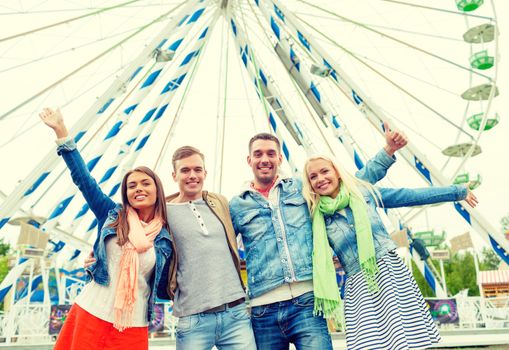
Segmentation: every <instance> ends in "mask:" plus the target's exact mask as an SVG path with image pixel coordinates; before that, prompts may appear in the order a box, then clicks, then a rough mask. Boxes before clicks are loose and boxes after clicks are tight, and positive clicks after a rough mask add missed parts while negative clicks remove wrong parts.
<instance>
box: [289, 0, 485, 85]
mask: <svg viewBox="0 0 509 350" xmlns="http://www.w3.org/2000/svg"><path fill="white" fill-rule="evenodd" d="M298 1H299V2H301V3H304V4H306V5H308V6H311V7H313V8H315V9H318V10H321V11H324V12H326V13H328V14H330V15H332V16H334V17H337V18H340V19H342V20H344V21H347V22H350V23H352V24H355V25H357V26H359V27H361V28H364V29H366V30H368V31H371V32H373V33H376V34H378V35H380V36H382V37H384V38H387V39H390V40H393V41H395V42H397V43H399V44H401V45H404V46H406V47H409V48H411V49H413V50H416V51H419V52H422V53H423V54H425V55H428V56H431V57H433V58H436V59H437V60H440V61H443V62H446V63H448V64H450V65H452V66H455V67H457V68H460V69H463V70H466V71H468V72H470V73H472V74H474V75H478V76H480V77H483V78H485V79H487V80H489V81H491V77H489V76H487V75H485V74H482V73H480V72H478V71H475V70H473V69H472V68H469V67H465V66H464V65H461V64H459V63H456V62H453V61H451V60H448V59H446V58H444V57H442V56H439V55H437V54H435V53H433V52H430V51H427V50H424V49H421V48H420V47H418V46H416V45H413V44H410V43H409V42H406V41H404V40H401V39H398V38H396V37H394V36H392V35H389V34H387V33H383V32H381V31H379V30H376V29H373V28H371V27H369V26H367V25H366V24H363V23H361V22H358V21H355V20H353V19H349V18H346V17H344V16H341V15H339V14H337V13H334V12H332V11H330V10H327V9H324V8H322V7H320V6H318V5H315V4H312V3H309V2H308V1H306V0H298Z"/></svg>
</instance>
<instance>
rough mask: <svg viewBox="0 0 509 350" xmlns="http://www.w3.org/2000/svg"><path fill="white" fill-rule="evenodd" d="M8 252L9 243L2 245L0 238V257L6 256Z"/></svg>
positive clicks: (9, 248)
mask: <svg viewBox="0 0 509 350" xmlns="http://www.w3.org/2000/svg"><path fill="white" fill-rule="evenodd" d="M10 250H11V245H10V244H9V243H4V239H3V238H0V256H6V255H7V253H9V251H10Z"/></svg>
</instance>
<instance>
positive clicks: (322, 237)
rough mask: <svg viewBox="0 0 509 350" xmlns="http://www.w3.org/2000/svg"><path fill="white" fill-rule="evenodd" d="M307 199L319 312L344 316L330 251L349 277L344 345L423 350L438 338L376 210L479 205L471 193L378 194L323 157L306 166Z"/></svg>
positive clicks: (439, 189) (422, 190)
mask: <svg viewBox="0 0 509 350" xmlns="http://www.w3.org/2000/svg"><path fill="white" fill-rule="evenodd" d="M303 195H304V197H305V198H306V200H307V202H308V206H309V209H310V213H311V215H312V220H313V223H312V227H313V282H314V292H315V311H318V312H320V313H323V314H324V315H325V316H332V315H334V313H336V312H338V311H341V310H342V308H341V299H340V296H339V291H338V288H337V285H336V283H335V281H336V279H335V270H334V266H333V262H332V257H331V254H332V253H331V251H330V248H329V247H332V249H333V250H334V252H335V253H336V255H337V256H338V258H339V260H340V262H341V264H342V266H343V268H344V270H345V273H346V275H347V279H346V285H345V295H344V316H345V323H346V341H347V348H348V349H349V350H354V349H362V350H367V349H391V350H392V349H422V348H426V347H429V346H431V345H432V344H434V343H437V342H438V341H439V340H440V335H439V333H438V330H437V328H436V326H435V325H434V323H433V320H432V318H431V315H430V314H429V311H428V310H427V307H426V305H425V302H424V299H423V297H422V294H421V293H420V291H419V288H418V287H417V284H416V283H415V280H414V279H413V277H412V275H411V273H410V272H409V270H408V269H407V268H406V266H405V265H404V264H403V262H402V261H401V259H400V258H399V257H398V256H397V254H396V252H395V249H396V246H395V244H394V243H393V241H392V240H391V238H390V237H389V235H388V233H387V231H386V230H385V227H384V225H383V223H382V221H381V218H380V216H379V214H378V213H377V210H376V207H384V208H396V207H406V206H415V205H425V204H432V203H440V202H448V201H459V200H465V201H466V202H467V203H468V204H469V205H470V206H471V207H475V205H476V204H477V198H476V197H475V195H474V194H473V193H472V192H471V191H470V190H469V189H468V187H467V186H456V185H453V186H447V187H428V188H420V189H406V188H399V189H395V188H375V187H373V186H372V185H370V184H368V183H366V182H364V181H362V180H359V179H357V178H355V177H354V176H352V175H351V174H349V173H348V172H347V171H345V170H344V169H342V168H341V167H340V166H339V165H338V163H337V162H334V161H333V160H332V159H331V158H328V157H325V156H318V157H313V158H310V159H308V160H307V162H306V164H305V167H304V183H303Z"/></svg>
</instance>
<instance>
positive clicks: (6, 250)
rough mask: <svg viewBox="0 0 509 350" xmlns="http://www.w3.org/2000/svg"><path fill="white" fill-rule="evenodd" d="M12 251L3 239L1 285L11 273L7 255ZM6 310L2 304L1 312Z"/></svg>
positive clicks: (0, 260) (0, 267)
mask: <svg viewBox="0 0 509 350" xmlns="http://www.w3.org/2000/svg"><path fill="white" fill-rule="evenodd" d="M10 250H11V246H10V244H9V243H5V242H4V240H3V238H2V239H0V283H2V281H3V280H4V278H5V276H7V274H8V273H9V257H8V256H7V254H8V253H9V251H10ZM3 309H4V303H3V302H2V303H0V310H3Z"/></svg>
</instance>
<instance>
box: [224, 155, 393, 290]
mask: <svg viewBox="0 0 509 350" xmlns="http://www.w3.org/2000/svg"><path fill="white" fill-rule="evenodd" d="M393 163H394V159H393V158H391V157H389V156H388V155H387V153H386V152H385V151H384V150H382V151H380V152H379V153H378V154H377V155H376V156H375V158H373V159H372V160H370V161H369V162H367V164H366V166H365V167H364V168H363V169H362V170H360V171H359V172H357V174H356V176H357V177H359V178H361V179H363V180H366V181H369V182H371V183H374V182H377V181H378V180H380V179H381V178H383V177H384V176H385V174H386V172H387V169H388V168H389V167H390V166H391V165H392V164H393ZM277 186H279V200H278V204H277V205H275V206H274V205H272V204H271V203H270V202H268V201H267V200H266V199H265V198H264V197H263V196H262V195H261V194H260V193H256V192H252V191H244V192H242V193H241V194H240V195H238V196H235V197H234V198H232V200H231V201H230V213H231V216H232V222H233V227H234V229H235V232H237V233H240V234H241V236H242V241H243V243H244V249H245V254H246V255H245V256H246V269H247V276H248V291H249V297H250V298H256V297H258V296H260V295H262V294H264V293H266V292H268V291H270V290H273V289H275V288H277V287H279V286H280V285H282V284H283V283H290V282H295V281H306V280H311V279H312V277H313V266H312V252H313V235H312V232H311V219H310V216H309V210H308V206H307V203H306V200H305V199H304V197H303V196H302V180H300V179H295V178H288V179H282V180H281V181H280V182H279V184H278V185H277Z"/></svg>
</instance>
